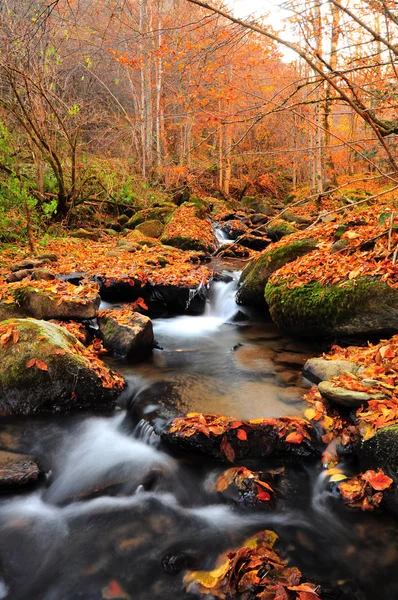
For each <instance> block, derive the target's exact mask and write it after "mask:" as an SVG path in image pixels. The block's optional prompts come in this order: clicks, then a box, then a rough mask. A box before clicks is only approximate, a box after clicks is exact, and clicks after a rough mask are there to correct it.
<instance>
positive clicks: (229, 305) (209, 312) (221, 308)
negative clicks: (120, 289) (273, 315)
mask: <svg viewBox="0 0 398 600" xmlns="http://www.w3.org/2000/svg"><path fill="white" fill-rule="evenodd" d="M229 275H230V276H231V277H232V279H231V281H228V282H227V283H226V282H225V281H216V282H214V283H212V284H211V288H210V296H209V299H208V300H207V303H206V308H205V312H204V313H203V315H200V316H190V315H183V316H181V317H175V318H172V319H156V320H154V322H153V324H154V332H155V336H167V337H173V338H176V337H177V338H178V337H187V336H192V335H206V334H207V333H209V332H212V331H216V330H217V329H219V328H220V327H221V325H223V324H224V323H228V322H229V321H231V319H233V317H234V316H235V315H236V313H237V312H238V310H239V307H238V305H237V304H236V302H235V294H236V289H237V286H238V281H239V277H240V271H234V272H233V273H230V274H229Z"/></svg>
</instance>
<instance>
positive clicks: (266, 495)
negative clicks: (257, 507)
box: [257, 492, 271, 502]
mask: <svg viewBox="0 0 398 600" xmlns="http://www.w3.org/2000/svg"><path fill="white" fill-rule="evenodd" d="M257 499H258V500H261V502H268V501H269V500H271V496H270V494H269V493H268V492H260V493H259V494H257Z"/></svg>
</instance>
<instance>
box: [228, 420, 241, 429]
mask: <svg viewBox="0 0 398 600" xmlns="http://www.w3.org/2000/svg"><path fill="white" fill-rule="evenodd" d="M241 425H243V423H242V421H234V422H233V423H231V425H230V426H229V428H230V429H237V428H238V427H240V426H241Z"/></svg>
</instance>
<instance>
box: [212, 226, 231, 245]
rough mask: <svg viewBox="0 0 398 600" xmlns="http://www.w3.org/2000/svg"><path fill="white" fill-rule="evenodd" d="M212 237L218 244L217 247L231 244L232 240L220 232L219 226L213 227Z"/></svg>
mask: <svg viewBox="0 0 398 600" xmlns="http://www.w3.org/2000/svg"><path fill="white" fill-rule="evenodd" d="M213 230H214V235H215V237H216V240H217V242H218V246H219V247H220V246H222V245H223V244H232V242H233V241H234V240H231V239H230V238H229V237H228V236H227V234H226V233H224V232H223V231H222V229H221V228H220V226H219V225H214V227H213Z"/></svg>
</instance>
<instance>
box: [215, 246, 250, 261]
mask: <svg viewBox="0 0 398 600" xmlns="http://www.w3.org/2000/svg"><path fill="white" fill-rule="evenodd" d="M249 254H250V252H249V250H248V249H247V248H244V247H243V246H241V245H240V244H236V243H235V244H228V243H227V244H223V245H222V246H220V247H219V248H218V250H217V252H216V253H215V256H220V255H221V256H223V257H224V258H246V257H247V256H249Z"/></svg>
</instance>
